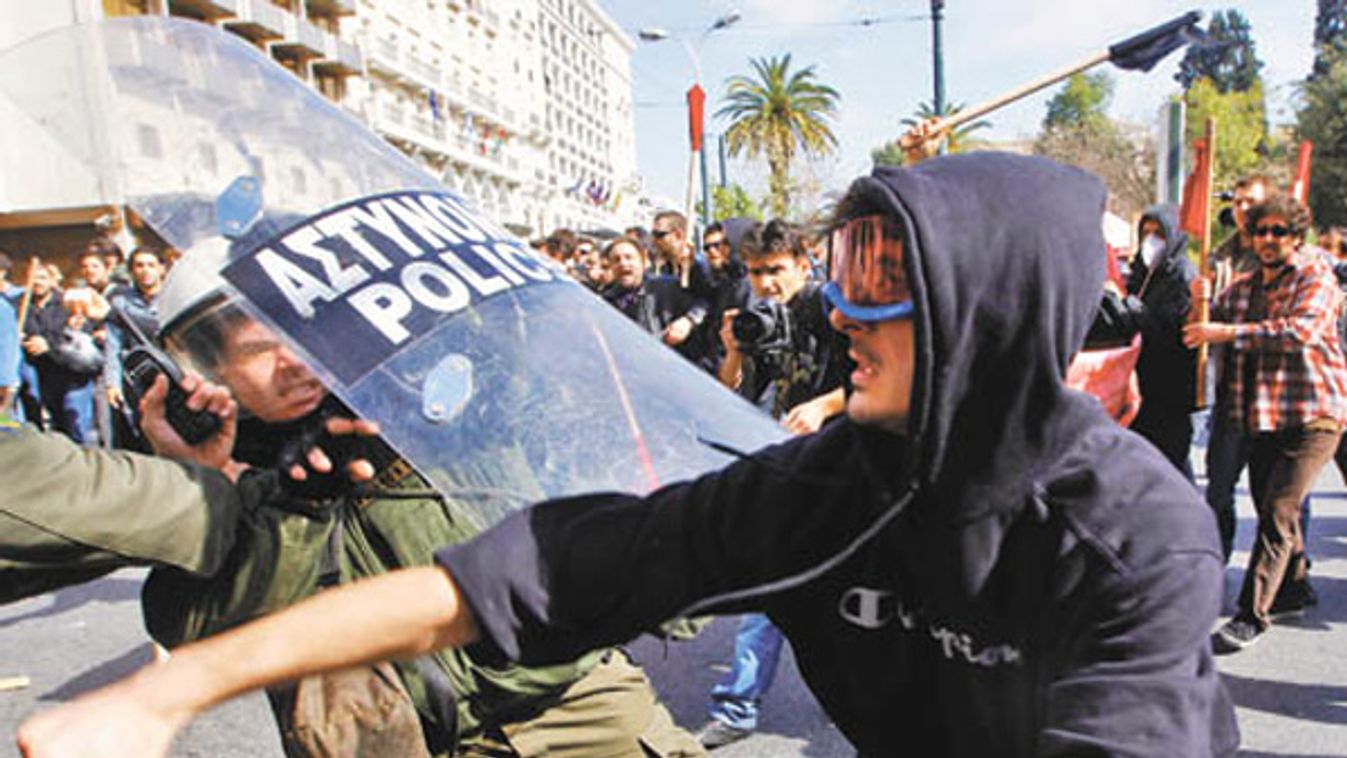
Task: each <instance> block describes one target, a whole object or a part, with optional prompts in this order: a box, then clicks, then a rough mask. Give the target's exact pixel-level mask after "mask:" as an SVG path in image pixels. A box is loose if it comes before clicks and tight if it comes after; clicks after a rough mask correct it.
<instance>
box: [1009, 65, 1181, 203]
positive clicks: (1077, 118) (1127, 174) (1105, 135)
mask: <svg viewBox="0 0 1347 758" xmlns="http://www.w3.org/2000/svg"><path fill="white" fill-rule="evenodd" d="M1112 94H1113V80H1112V79H1110V78H1109V76H1108V75H1107V74H1104V73H1097V74H1076V75H1074V76H1072V77H1071V78H1070V79H1069V80H1067V83H1066V86H1065V87H1064V88H1063V89H1062V91H1061V92H1058V93H1057V94H1056V95H1054V96H1053V98H1052V99H1051V100H1050V101H1048V110H1047V114H1046V115H1045V116H1044V118H1043V131H1042V133H1041V134H1040V135H1039V137H1038V139H1037V140H1035V142H1034V153H1035V154H1036V155H1043V156H1046V157H1048V158H1052V159H1053V160H1056V161H1058V162H1061V163H1066V164H1069V165H1072V166H1078V167H1079V168H1082V169H1084V170H1086V171H1089V172H1090V173H1092V174H1095V175H1096V176H1098V177H1099V178H1100V179H1103V180H1104V183H1105V184H1106V185H1107V186H1108V188H1109V192H1110V193H1111V194H1112V195H1113V197H1114V207H1113V210H1114V211H1115V212H1118V213H1119V214H1120V215H1123V216H1128V215H1131V214H1132V213H1137V212H1140V211H1141V210H1143V209H1145V208H1146V206H1148V205H1149V204H1150V202H1151V198H1152V196H1153V195H1154V187H1155V145H1154V143H1153V141H1151V140H1149V139H1147V138H1145V137H1137V138H1131V137H1129V136H1128V135H1127V134H1125V133H1124V131H1123V130H1122V129H1121V128H1120V127H1119V126H1118V125H1117V124H1116V123H1114V122H1113V120H1112V119H1110V118H1109V117H1108V114H1107V112H1106V110H1107V108H1108V103H1109V100H1110V99H1111V97H1112Z"/></svg>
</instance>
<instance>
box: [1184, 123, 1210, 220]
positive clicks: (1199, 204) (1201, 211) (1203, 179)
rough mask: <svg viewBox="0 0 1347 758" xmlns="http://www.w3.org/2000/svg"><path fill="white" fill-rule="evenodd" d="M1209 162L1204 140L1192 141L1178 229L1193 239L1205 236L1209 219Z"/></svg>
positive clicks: (1207, 149) (1208, 153) (1207, 148)
mask: <svg viewBox="0 0 1347 758" xmlns="http://www.w3.org/2000/svg"><path fill="white" fill-rule="evenodd" d="M1210 161H1211V150H1210V148H1209V147H1208V146H1207V141H1206V140H1205V139H1198V140H1194V141H1193V170H1192V173H1190V174H1188V179H1187V181H1185V182H1184V183H1183V205H1182V206H1180V208H1179V228H1180V229H1182V230H1183V231H1185V232H1188V233H1189V234H1191V235H1192V236H1193V237H1194V238H1195V239H1198V240H1200V239H1202V238H1203V237H1204V236H1205V235H1206V229H1207V223H1208V221H1209V219H1210V218H1211V187H1210V186H1208V183H1207V177H1208V176H1210V175H1211V172H1210V171H1208V170H1207V163H1208V162H1210Z"/></svg>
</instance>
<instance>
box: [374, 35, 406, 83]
mask: <svg viewBox="0 0 1347 758" xmlns="http://www.w3.org/2000/svg"><path fill="white" fill-rule="evenodd" d="M365 48H366V50H367V51H368V52H369V62H370V66H371V67H372V68H375V69H378V70H380V71H383V72H384V73H386V74H389V75H390V76H394V77H399V78H401V77H402V76H404V73H403V71H402V53H401V51H400V50H398V43H397V42H396V41H395V40H391V39H388V38H386V37H380V38H378V39H376V40H374V41H373V44H369V43H368V42H367V43H366V45H365Z"/></svg>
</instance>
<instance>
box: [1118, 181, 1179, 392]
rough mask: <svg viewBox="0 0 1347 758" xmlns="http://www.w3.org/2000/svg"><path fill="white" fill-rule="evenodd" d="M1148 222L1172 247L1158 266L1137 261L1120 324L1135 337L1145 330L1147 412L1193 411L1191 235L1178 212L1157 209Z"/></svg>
mask: <svg viewBox="0 0 1347 758" xmlns="http://www.w3.org/2000/svg"><path fill="white" fill-rule="evenodd" d="M1147 218H1153V219H1155V220H1156V221H1158V222H1159V223H1160V226H1161V227H1162V228H1163V229H1164V230H1165V240H1166V245H1165V249H1164V252H1162V253H1161V254H1160V255H1159V257H1158V258H1156V260H1155V261H1154V262H1153V263H1154V265H1152V266H1147V265H1146V264H1145V263H1144V262H1143V261H1142V260H1141V257H1140V255H1138V256H1137V257H1136V258H1134V259H1133V260H1132V270H1131V273H1130V274H1129V275H1128V277H1127V297H1126V298H1124V299H1123V301H1122V306H1123V307H1122V317H1121V324H1120V326H1121V328H1122V330H1123V331H1124V332H1125V336H1126V337H1127V338H1129V339H1130V337H1131V335H1133V334H1136V333H1137V332H1138V331H1140V332H1141V355H1140V357H1139V358H1138V359H1137V381H1138V382H1139V383H1140V385H1141V402H1142V406H1143V408H1144V407H1145V406H1146V405H1150V406H1151V409H1152V410H1155V409H1163V411H1162V412H1164V413H1187V412H1188V411H1190V410H1192V409H1193V404H1194V401H1195V399H1196V388H1197V351H1195V350H1190V349H1188V348H1186V347H1184V345H1183V324H1184V323H1185V322H1186V321H1187V320H1188V310H1189V308H1191V307H1192V302H1193V298H1192V294H1191V292H1190V291H1189V287H1190V286H1191V285H1192V283H1193V279H1194V278H1196V277H1197V267H1196V266H1194V265H1193V262H1192V261H1191V260H1189V259H1188V235H1187V234H1185V233H1184V232H1182V231H1180V230H1179V225H1178V209H1177V208H1175V207H1174V206H1173V205H1157V206H1154V207H1153V208H1151V209H1149V210H1148V211H1146V213H1145V214H1143V215H1142V217H1141V220H1142V221H1143V222H1144V221H1145V220H1146V219H1147ZM1152 272H1153V273H1152Z"/></svg>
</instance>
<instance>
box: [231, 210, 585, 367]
mask: <svg viewBox="0 0 1347 758" xmlns="http://www.w3.org/2000/svg"><path fill="white" fill-rule="evenodd" d="M222 273H223V275H224V278H225V279H226V280H227V281H228V282H229V283H230V284H231V285H233V286H234V287H235V288H236V289H237V290H238V291H239V293H240V294H242V295H243V296H244V297H245V298H247V300H248V301H249V302H251V303H252V304H253V305H254V306H255V307H256V308H258V309H259V310H261V312H262V313H263V314H265V315H266V316H267V317H268V318H269V319H270V320H271V321H272V322H273V323H274V324H275V325H276V326H277V327H279V328H280V329H281V330H282V331H284V332H285V333H286V334H287V335H288V336H289V337H290V338H291V339H292V340H294V341H295V342H296V343H298V344H299V345H300V346H301V347H303V348H304V349H305V350H307V351H308V352H309V354H310V355H312V356H313V358H314V359H315V360H317V361H318V362H320V363H321V364H322V365H323V366H324V367H326V368H327V369H328V370H329V371H331V372H332V373H333V375H334V376H336V378H337V379H338V380H339V381H341V382H342V383H343V384H348V385H349V384H351V383H353V382H355V381H356V380H358V379H359V378H360V377H362V376H364V375H365V374H366V373H368V372H369V371H370V370H371V369H373V368H375V367H376V366H378V365H379V364H380V363H382V362H383V361H384V360H385V359H387V358H388V357H389V356H391V355H393V354H394V353H396V352H398V351H399V350H400V349H402V348H403V347H405V346H407V345H410V344H412V343H413V342H415V341H416V339H417V338H418V337H420V336H422V335H424V334H426V333H428V332H430V331H432V330H433V329H434V328H435V327H436V326H437V325H439V324H441V323H442V322H443V321H444V320H445V319H447V318H450V317H452V316H453V315H454V314H457V313H460V312H462V311H463V310H464V309H467V308H469V307H471V306H473V305H475V304H477V303H479V302H481V301H482V300H484V299H486V298H490V297H493V296H496V295H499V294H501V293H504V292H509V291H511V290H513V289H516V288H519V287H529V286H532V285H534V284H540V283H545V282H562V281H568V278H567V277H566V275H565V273H564V272H563V271H562V269H561V268H560V267H558V266H557V265H556V264H554V263H553V262H552V261H550V260H548V259H547V258H545V257H543V256H540V255H538V254H536V253H535V252H534V251H533V250H531V249H529V248H528V246H526V245H524V244H522V243H521V242H519V241H518V240H517V239H516V238H515V237H514V236H513V235H511V234H509V233H508V232H506V231H504V230H502V229H501V228H500V227H498V226H496V224H494V223H492V222H491V221H489V220H487V219H485V218H483V217H482V216H480V215H478V214H476V213H474V212H472V211H470V210H468V209H467V208H466V207H465V206H464V205H463V203H462V202H461V201H460V200H459V199H458V198H456V197H454V196H453V195H449V194H445V193H436V192H399V193H393V194H388V195H379V196H376V197H371V198H364V199H361V200H357V201H354V202H351V203H347V204H345V205H342V206H338V207H337V208H334V209H331V210H328V211H324V212H323V213H322V214H320V215H318V216H315V217H313V218H311V219H309V220H307V221H305V222H304V223H302V224H300V225H298V226H295V227H292V228H291V229H290V230H289V231H287V232H285V233H283V234H281V235H279V236H278V237H277V238H276V239H274V240H272V241H271V242H270V243H268V244H265V245H263V246H261V247H259V248H258V249H257V250H254V251H253V252H252V253H250V254H248V255H246V256H244V257H242V258H240V259H238V260H236V261H233V262H231V263H230V264H229V265H228V266H227V267H226V268H225V269H224V271H223V272H222Z"/></svg>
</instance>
